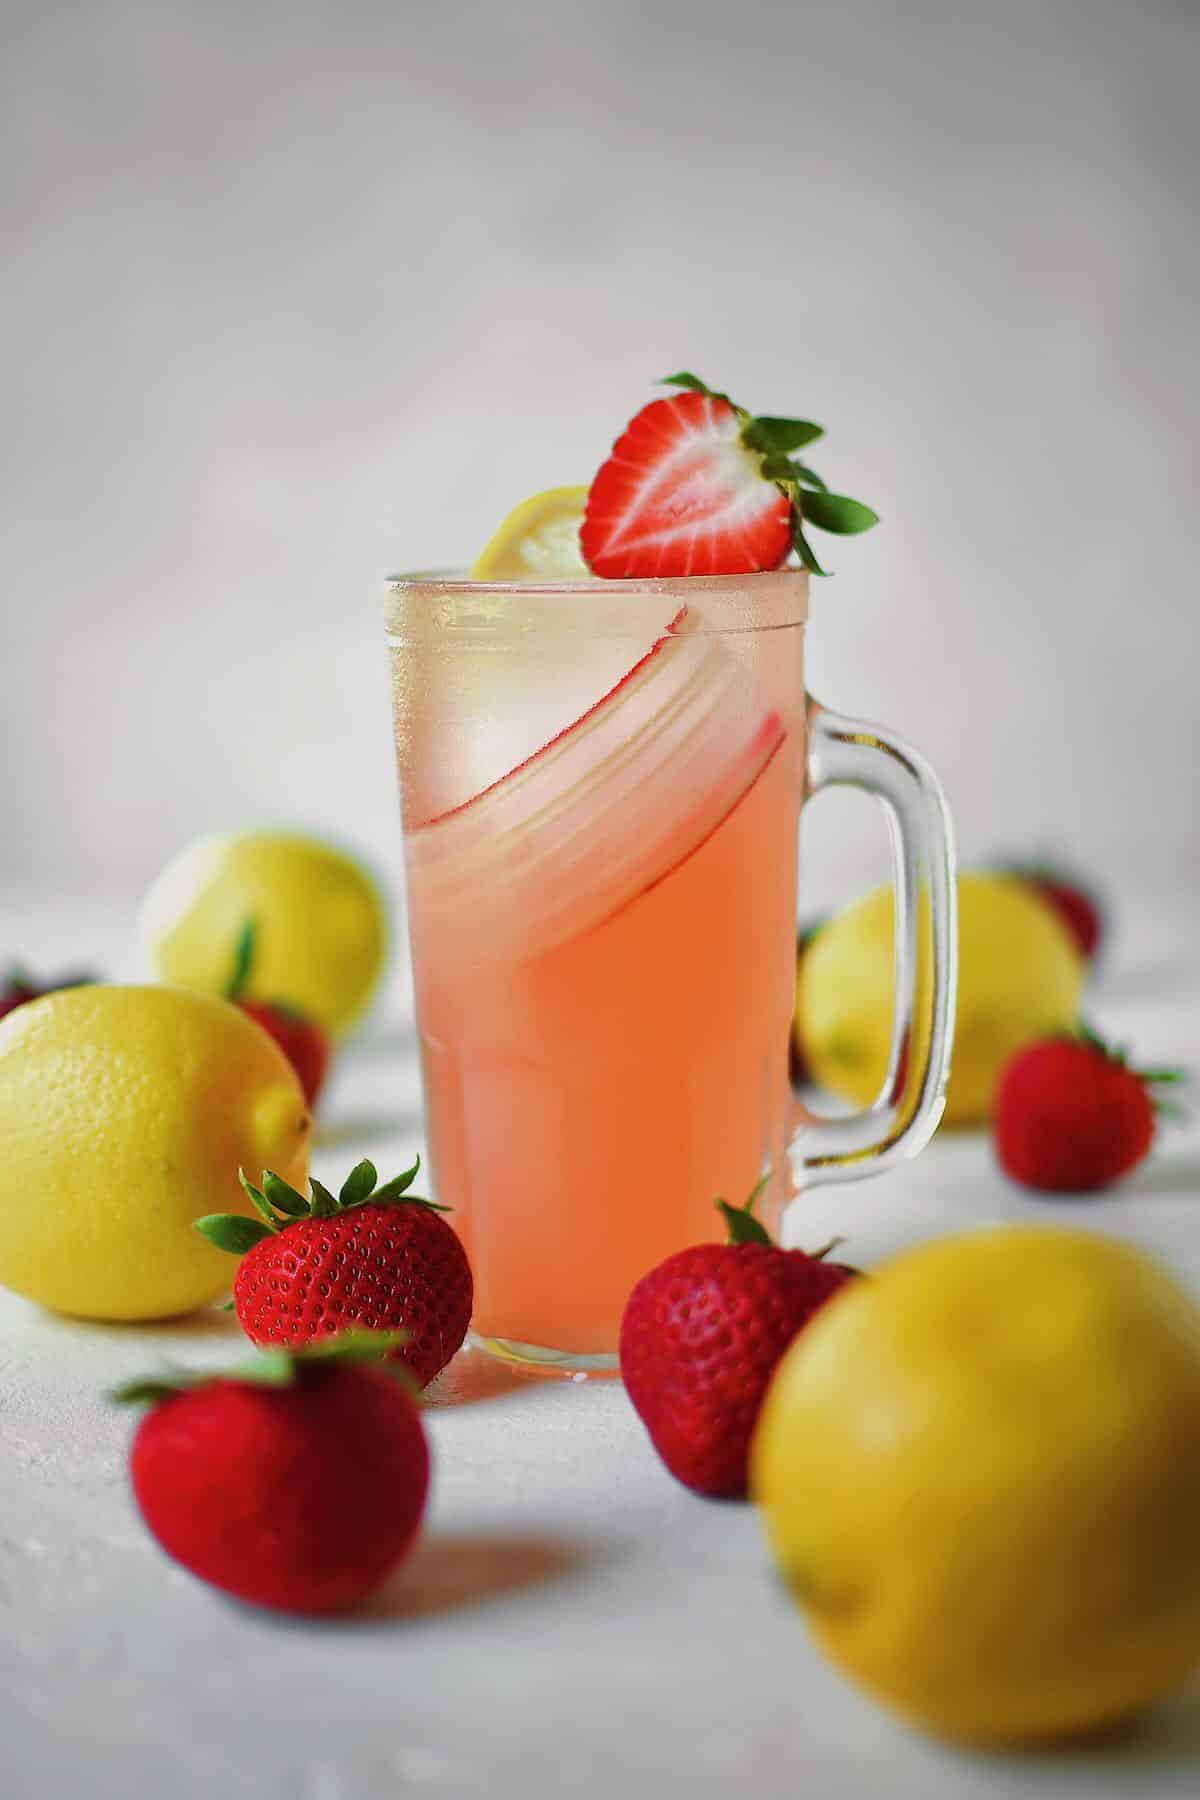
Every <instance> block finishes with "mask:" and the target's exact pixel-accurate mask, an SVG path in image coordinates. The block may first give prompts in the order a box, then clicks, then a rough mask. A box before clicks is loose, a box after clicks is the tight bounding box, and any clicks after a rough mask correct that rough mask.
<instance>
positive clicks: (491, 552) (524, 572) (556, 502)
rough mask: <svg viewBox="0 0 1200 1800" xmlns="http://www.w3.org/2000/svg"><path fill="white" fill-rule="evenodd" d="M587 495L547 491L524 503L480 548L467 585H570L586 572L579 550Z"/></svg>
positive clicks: (577, 491) (565, 489)
mask: <svg viewBox="0 0 1200 1800" xmlns="http://www.w3.org/2000/svg"><path fill="white" fill-rule="evenodd" d="M587 497H588V490H587V488H585V487H561V488H547V489H546V491H545V493H542V494H534V496H533V498H532V499H530V500H523V501H522V502H521V504H520V506H515V507H514V508H513V510H512V512H510V513H509V515H508V517H507V519H505V521H504V523H503V525H501V527H500V529H499V530H498V531H497V532H496V534H495V536H494V537H492V538H491V539H490V540H489V541H488V543H487V544H486V545H485V547H484V549H483V550H482V551H481V552H480V554H479V556H478V557H477V558H476V560H475V564H474V566H473V568H472V570H471V580H472V581H537V580H539V579H541V580H544V581H570V580H573V579H575V578H577V577H579V576H584V577H586V576H588V575H589V574H590V573H591V571H590V570H589V568H588V566H587V564H586V563H585V562H584V560H583V551H582V550H581V549H580V548H579V527H580V526H581V525H582V524H583V513H584V508H585V507H586V505H587Z"/></svg>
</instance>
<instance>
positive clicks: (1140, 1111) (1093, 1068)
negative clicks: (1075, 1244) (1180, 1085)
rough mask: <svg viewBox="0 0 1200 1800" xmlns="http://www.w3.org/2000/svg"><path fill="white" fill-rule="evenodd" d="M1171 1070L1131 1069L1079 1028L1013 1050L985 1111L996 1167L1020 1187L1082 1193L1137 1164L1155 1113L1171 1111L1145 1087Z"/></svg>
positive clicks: (1174, 1074) (1121, 1054)
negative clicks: (989, 1112)
mask: <svg viewBox="0 0 1200 1800" xmlns="http://www.w3.org/2000/svg"><path fill="white" fill-rule="evenodd" d="M1180 1080H1182V1075H1181V1073H1180V1071H1179V1070H1177V1069H1131V1068H1130V1067H1129V1064H1128V1060H1127V1056H1126V1053H1125V1051H1123V1050H1122V1051H1115V1050H1112V1049H1110V1048H1109V1046H1108V1045H1107V1044H1105V1043H1104V1042H1103V1041H1102V1040H1101V1039H1100V1038H1098V1037H1097V1036H1096V1034H1095V1033H1094V1032H1092V1031H1089V1030H1088V1029H1087V1027H1086V1026H1081V1027H1080V1029H1079V1031H1078V1033H1077V1034H1076V1035H1074V1036H1063V1037H1053V1038H1047V1039H1046V1040H1045V1041H1044V1042H1042V1043H1039V1044H1032V1045H1030V1046H1029V1047H1028V1048H1027V1049H1024V1050H1020V1051H1018V1052H1017V1054H1016V1056H1014V1057H1013V1059H1012V1060H1011V1062H1009V1063H1008V1065H1007V1066H1006V1067H1005V1069H1004V1070H1003V1072H1002V1074H1001V1076H1000V1080H999V1082H998V1083H997V1087H996V1095H995V1100H994V1103H993V1109H992V1135H993V1140H994V1143H995V1147H996V1157H997V1160H998V1161H999V1163H1000V1167H1001V1168H1002V1169H1003V1170H1004V1171H1005V1173H1006V1174H1007V1175H1011V1176H1012V1178H1013V1180H1014V1181H1019V1182H1021V1183H1022V1184H1023V1185H1024V1186H1025V1187H1029V1188H1036V1189H1039V1190H1040V1191H1042V1192H1044V1193H1052V1194H1087V1193H1093V1192H1095V1191H1096V1190H1097V1189H1098V1188H1106V1187H1110V1186H1111V1185H1112V1183H1113V1182H1114V1181H1119V1180H1120V1179H1121V1177H1122V1176H1123V1175H1127V1174H1128V1173H1129V1171H1130V1170H1131V1169H1134V1168H1136V1167H1137V1165H1138V1163H1140V1162H1141V1161H1142V1159H1143V1157H1144V1156H1146V1154H1147V1153H1148V1151H1149V1149H1150V1146H1151V1144H1152V1143H1153V1141H1154V1130H1155V1115H1156V1113H1169V1112H1171V1111H1173V1110H1175V1109H1173V1108H1172V1107H1170V1106H1169V1105H1168V1104H1167V1103H1166V1102H1164V1101H1161V1100H1156V1099H1155V1098H1154V1095H1153V1091H1152V1090H1153V1089H1154V1088H1155V1087H1156V1086H1158V1085H1160V1084H1162V1083H1166V1082H1173V1081H1180Z"/></svg>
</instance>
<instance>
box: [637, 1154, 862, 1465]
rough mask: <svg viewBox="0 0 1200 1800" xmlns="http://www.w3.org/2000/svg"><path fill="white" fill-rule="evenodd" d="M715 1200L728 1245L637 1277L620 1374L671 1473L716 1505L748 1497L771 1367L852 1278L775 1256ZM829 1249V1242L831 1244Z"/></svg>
mask: <svg viewBox="0 0 1200 1800" xmlns="http://www.w3.org/2000/svg"><path fill="white" fill-rule="evenodd" d="M761 1186H762V1183H760V1184H759V1188H756V1189H755V1191H754V1193H753V1194H752V1195H751V1196H750V1199H749V1201H748V1202H747V1203H746V1206H745V1207H744V1208H742V1209H741V1210H739V1209H738V1208H736V1207H732V1206H729V1205H727V1204H726V1202H725V1201H724V1200H718V1202H717V1205H718V1207H719V1208H720V1210H721V1212H722V1213H723V1214H724V1216H725V1219H726V1222H727V1224H728V1226H729V1237H730V1241H729V1243H727V1244H697V1245H695V1246H694V1247H693V1248H692V1249H690V1250H680V1251H679V1252H678V1253H677V1254H676V1255H674V1256H669V1257H668V1258H667V1260H666V1261H665V1262H663V1263H660V1264H659V1265H658V1267H657V1268H656V1269H652V1270H651V1271H650V1273H649V1274H648V1275H644V1276H643V1277H642V1279H641V1280H640V1281H639V1282H638V1284H637V1286H636V1287H635V1288H634V1290H633V1293H632V1294H631V1295H630V1296H629V1300H628V1303H627V1305H626V1307H625V1316H624V1318H623V1319H622V1321H621V1374H622V1376H623V1377H624V1380H625V1386H626V1389H627V1390H628V1393H629V1398H630V1399H631V1400H632V1401H633V1404H634V1407H635V1408H636V1410H637V1412H638V1414H639V1415H640V1417H641V1420H642V1423H643V1424H644V1425H645V1427H646V1430H647V1431H648V1432H649V1433H650V1439H651V1442H652V1443H653V1445H654V1447H655V1449H656V1450H657V1451H658V1454H659V1455H660V1456H661V1457H662V1459H663V1461H664V1462H665V1463H666V1465H667V1467H668V1469H669V1470H670V1471H671V1473H672V1475H674V1476H676V1478H677V1479H678V1480H680V1481H682V1482H683V1484H684V1486H685V1487H690V1488H694V1489H695V1490H696V1492H697V1493H700V1494H710V1495H712V1496H714V1497H726V1496H728V1497H734V1496H739V1497H740V1496H742V1495H744V1494H745V1492H746V1482H747V1469H746V1464H747V1457H748V1453H749V1449H750V1439H751V1436H752V1434H753V1431H754V1427H755V1424H756V1422H757V1419H758V1412H759V1408H760V1406H761V1405H762V1401H763V1396H764V1395H765V1393H766V1391H767V1384H768V1382H769V1381H770V1379H771V1376H772V1374H773V1373H774V1371H775V1366H776V1364H777V1363H778V1362H779V1360H780V1358H781V1357H782V1356H783V1353H784V1351H785V1350H786V1349H787V1347H788V1345H789V1344H790V1343H791V1342H792V1339H793V1338H794V1337H795V1335H796V1333H797V1332H798V1331H799V1330H800V1329H801V1328H802V1327H803V1326H804V1325H806V1324H807V1323H808V1321H809V1319H811V1318H812V1316H813V1314H814V1313H815V1312H816V1311H817V1310H818V1308H819V1307H821V1306H823V1305H824V1303H825V1301H826V1300H828V1299H829V1297H830V1295H832V1294H834V1293H836V1292H837V1290H838V1288H840V1287H841V1286H842V1285H843V1284H844V1283H845V1282H847V1281H849V1280H850V1279H851V1278H852V1276H854V1275H855V1274H856V1273H857V1271H856V1270H854V1269H850V1268H847V1267H846V1266H845V1265H844V1264H839V1263H829V1262H825V1261H824V1260H823V1257H824V1255H825V1252H824V1251H822V1252H820V1253H819V1254H818V1255H816V1256H809V1255H806V1253H805V1252H804V1251H803V1250H781V1249H779V1248H778V1246H777V1245H775V1244H773V1243H772V1242H771V1239H770V1238H769V1236H768V1235H767V1233H766V1231H765V1230H764V1229H763V1227H762V1226H761V1225H760V1224H759V1222H758V1220H757V1219H756V1218H755V1217H754V1213H753V1207H754V1202H755V1200H756V1199H757V1197H758V1193H759V1191H760V1189H761ZM829 1248H831V1249H832V1245H830V1246H829Z"/></svg>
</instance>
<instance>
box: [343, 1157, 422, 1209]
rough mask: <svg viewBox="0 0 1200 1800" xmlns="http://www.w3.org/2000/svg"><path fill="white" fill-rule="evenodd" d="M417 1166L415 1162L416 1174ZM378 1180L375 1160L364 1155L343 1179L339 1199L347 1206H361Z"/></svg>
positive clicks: (414, 1171)
mask: <svg viewBox="0 0 1200 1800" xmlns="http://www.w3.org/2000/svg"><path fill="white" fill-rule="evenodd" d="M418 1160H419V1159H418ZM416 1168H417V1165H416V1164H414V1165H413V1173H414V1174H416ZM378 1180H379V1171H378V1169H376V1167H375V1164H374V1163H373V1162H368V1161H367V1160H366V1158H365V1157H364V1159H363V1161H362V1162H360V1163H355V1165H354V1167H353V1168H352V1169H351V1171H350V1173H349V1174H348V1175H347V1177H346V1179H345V1181H343V1183H342V1185H341V1188H340V1190H339V1192H338V1199H339V1200H340V1201H341V1203H342V1205H343V1206H345V1207H351V1206H361V1205H362V1203H363V1201H364V1200H366V1199H367V1198H368V1197H369V1196H370V1194H371V1192H372V1190H373V1188H374V1186H375V1183H376V1182H377V1181H378Z"/></svg>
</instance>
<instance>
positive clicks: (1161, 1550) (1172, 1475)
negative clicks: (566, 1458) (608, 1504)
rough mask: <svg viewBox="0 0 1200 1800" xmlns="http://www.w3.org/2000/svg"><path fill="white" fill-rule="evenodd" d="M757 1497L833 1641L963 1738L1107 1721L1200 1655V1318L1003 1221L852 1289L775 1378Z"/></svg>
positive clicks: (875, 1681) (1136, 1268) (1071, 1242)
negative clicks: (1199, 1538)
mask: <svg viewBox="0 0 1200 1800" xmlns="http://www.w3.org/2000/svg"><path fill="white" fill-rule="evenodd" d="M751 1479H752V1491H753V1493H754V1496H755V1498H756V1500H757V1502H758V1504H759V1506H760V1507H761V1508H762V1511H763V1517H764V1522H765V1525H766V1529H767V1534H768V1537H769V1540H770V1543H771V1545H772V1548H773V1550H774V1553H775V1556H776V1559H777V1561H778V1563H779V1566H780V1569H781V1570H782V1572H783V1574H784V1576H785V1578H786V1580H787V1582H788V1584H789V1585H790V1587H791V1589H792V1591H793V1593H794V1594H795V1596H796V1598H797V1599H798V1600H799V1601H800V1603H801V1605H802V1606H803V1607H804V1608H805V1609H806V1611H807V1614H808V1618H809V1622H810V1624H811V1626H812V1629H813V1632H814V1634H815V1636H816V1638H817V1640H818V1642H819V1643H820V1645H821V1646H822V1647H823V1648H824V1649H825V1650H826V1651H827V1652H828V1653H829V1655H830V1656H831V1657H832V1659H833V1660H834V1661H835V1662H836V1663H838V1664H839V1665H840V1666H841V1667H842V1668H843V1669H844V1670H846V1671H847V1672H848V1673H849V1674H850V1675H852V1676H854V1677H855V1678H856V1679H857V1680H858V1681H860V1682H861V1683H862V1685H863V1686H864V1687H865V1688H866V1689H868V1690H869V1691H870V1692H871V1693H872V1694H874V1695H876V1696H877V1697H878V1698H879V1699H881V1700H883V1701H885V1702H887V1703H888V1704H889V1705H890V1706H892V1707H894V1708H896V1709H897V1710H898V1711H899V1712H901V1713H903V1714H905V1715H907V1716H908V1717H909V1718H910V1719H912V1720H914V1721H916V1722H917V1723H918V1724H921V1725H923V1726H926V1727H927V1728H929V1729H930V1730H932V1731H934V1732H937V1733H939V1734H941V1735H943V1736H947V1737H950V1738H956V1739H962V1740H964V1741H972V1742H979V1743H986V1742H991V1743H1000V1742H1019V1741H1022V1740H1033V1739H1038V1738H1046V1737H1056V1736H1064V1735H1069V1734H1075V1733H1080V1732H1084V1731H1088V1730H1091V1729H1093V1728H1098V1727H1100V1726H1103V1725H1106V1724H1108V1723H1110V1722H1114V1721H1116V1720H1119V1719H1121V1718H1124V1717H1126V1716H1127V1715H1129V1714H1132V1713H1134V1712H1136V1711H1137V1710H1139V1709H1140V1708H1142V1707H1143V1706H1145V1705H1146V1704H1148V1703H1149V1702H1150V1701H1152V1700H1154V1699H1156V1698H1157V1697H1158V1696H1159V1695H1160V1694H1162V1693H1164V1692H1165V1691H1166V1690H1167V1689H1168V1688H1169V1687H1171V1686H1172V1685H1173V1684H1174V1683H1175V1682H1177V1681H1179V1680H1181V1679H1182V1678H1183V1677H1184V1676H1185V1675H1186V1674H1187V1673H1188V1671H1189V1670H1190V1669H1191V1668H1192V1667H1193V1666H1194V1665H1195V1664H1197V1663H1200V1555H1198V1554H1197V1546H1196V1527H1197V1520H1198V1519H1200V1307H1198V1306H1197V1305H1196V1304H1195V1302H1194V1301H1193V1300H1192V1299H1191V1298H1189V1296H1188V1295H1187V1294H1186V1293H1185V1292H1183V1290H1182V1289H1180V1288H1179V1287H1177V1286H1176V1285H1175V1283H1174V1282H1173V1281H1172V1280H1171V1279H1170V1278H1169V1277H1168V1275H1167V1274H1166V1273H1165V1272H1164V1271H1163V1270H1162V1269H1160V1268H1159V1267H1158V1266H1157V1265H1156V1264H1155V1263H1153V1262H1152V1261H1150V1260H1149V1259H1148V1258H1147V1257H1146V1256H1144V1255H1143V1254H1141V1253H1140V1252H1139V1251H1137V1250H1135V1249H1132V1248H1130V1247H1129V1246H1126V1245H1122V1244H1118V1243H1115V1242H1112V1241H1109V1240H1107V1239H1104V1238H1101V1237H1096V1236H1092V1235H1089V1234H1086V1233H1083V1232H1078V1231H1068V1230H1059V1229H1051V1228H1038V1227H1010V1228H1002V1229H997V1230H990V1231H981V1232H978V1233H974V1234H970V1235H966V1236H958V1237H951V1238H945V1239H942V1240H940V1241H937V1242H935V1243H931V1244H926V1245H923V1246H922V1247H920V1248H918V1249H915V1250H910V1251H907V1252H905V1253H903V1254H902V1255H900V1256H898V1257H896V1258H894V1259H892V1260H891V1261H889V1262H888V1263H885V1264H884V1265H883V1266H881V1267H880V1268H879V1269H877V1270H874V1271H872V1272H871V1274H870V1276H869V1277H868V1278H867V1279H865V1280H862V1281H856V1282H851V1283H849V1284H848V1285H847V1286H846V1287H844V1288H843V1289H842V1290H841V1292H840V1293H838V1294H837V1295H835V1296H834V1298H833V1299H832V1300H831V1301H830V1302H829V1303H828V1305H827V1306H825V1307H824V1308H822V1310H821V1312H820V1313H819V1314H818V1315H817V1317H816V1318H815V1319H814V1320H813V1322H812V1324H811V1325H809V1326H808V1327H807V1328H806V1329H805V1331H804V1332H803V1333H802V1334H801V1336H800V1337H799V1338H798V1339H797V1340H796V1342H795V1344H794V1345H793V1346H792V1348H791V1349H790V1350H789V1351H788V1353H787V1355H786V1357H785V1358H784V1360H783V1362H782V1363H781V1364H780V1366H779V1368H778V1370H777V1371H776V1375H775V1378H774V1380H773V1382H772V1385H771V1387H770V1389H769V1390H768V1393H767V1398H766V1402H765V1405H764V1408H763V1412H762V1415H761V1417H760V1420H759V1425H758V1430H757V1433H756V1436H755V1440H754V1444H753V1447H752V1465H751Z"/></svg>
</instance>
